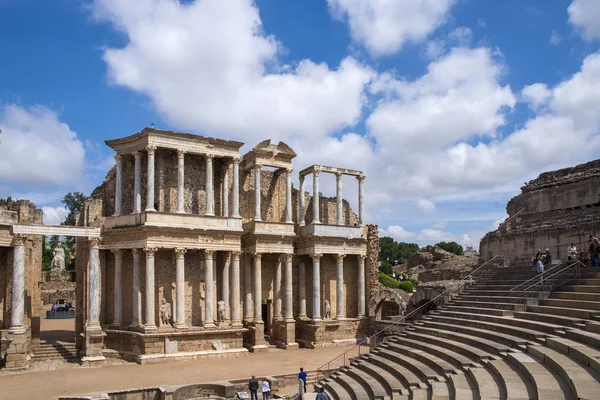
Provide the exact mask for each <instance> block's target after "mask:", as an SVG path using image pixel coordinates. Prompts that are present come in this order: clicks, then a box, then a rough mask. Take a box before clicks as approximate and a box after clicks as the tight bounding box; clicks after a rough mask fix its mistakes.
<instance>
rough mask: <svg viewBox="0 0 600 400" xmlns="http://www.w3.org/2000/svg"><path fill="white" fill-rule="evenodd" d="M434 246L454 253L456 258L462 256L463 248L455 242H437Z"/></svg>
mask: <svg viewBox="0 0 600 400" xmlns="http://www.w3.org/2000/svg"><path fill="white" fill-rule="evenodd" d="M436 246H439V247H441V248H442V249H444V250H446V251H449V252H450V253H454V254H456V255H457V256H462V255H463V254H464V253H463V247H462V246H461V245H460V244H458V243H456V242H439V243H438V244H436Z"/></svg>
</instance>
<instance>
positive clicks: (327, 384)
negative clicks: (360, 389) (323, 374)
mask: <svg viewBox="0 0 600 400" xmlns="http://www.w3.org/2000/svg"><path fill="white" fill-rule="evenodd" d="M321 386H322V387H323V388H325V392H326V393H327V395H328V397H330V398H331V399H332V400H347V399H349V398H350V393H348V391H346V389H345V388H344V387H343V386H342V385H340V384H339V383H337V382H336V381H335V380H333V379H331V378H327V379H323V380H321V381H319V383H318V384H315V389H319V388H320V387H321Z"/></svg>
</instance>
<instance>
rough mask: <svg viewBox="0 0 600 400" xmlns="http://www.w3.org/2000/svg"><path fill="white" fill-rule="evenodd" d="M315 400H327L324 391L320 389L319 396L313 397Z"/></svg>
mask: <svg viewBox="0 0 600 400" xmlns="http://www.w3.org/2000/svg"><path fill="white" fill-rule="evenodd" d="M315 400H329V398H328V397H327V394H326V393H325V389H323V388H321V389H320V390H319V394H317V397H315Z"/></svg>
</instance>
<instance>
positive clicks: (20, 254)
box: [9, 234, 27, 334]
mask: <svg viewBox="0 0 600 400" xmlns="http://www.w3.org/2000/svg"><path fill="white" fill-rule="evenodd" d="M13 240H14V247H13V276H12V299H11V310H10V330H9V333H13V334H22V333H25V332H26V331H27V328H26V327H25V242H26V240H27V236H26V235H18V234H17V235H14V239H13Z"/></svg>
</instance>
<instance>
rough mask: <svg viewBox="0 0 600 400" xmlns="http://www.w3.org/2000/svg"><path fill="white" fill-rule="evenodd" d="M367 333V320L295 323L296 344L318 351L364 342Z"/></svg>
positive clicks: (352, 319) (302, 321)
mask: <svg viewBox="0 0 600 400" xmlns="http://www.w3.org/2000/svg"><path fill="white" fill-rule="evenodd" d="M368 331H369V320H368V318H346V319H343V320H321V321H318V322H313V321H309V320H306V321H304V320H299V321H297V322H296V342H298V344H299V345H300V347H304V348H308V349H318V348H323V347H331V346H347V345H350V344H357V343H359V342H360V341H362V340H364V339H365V338H366V337H367V335H368Z"/></svg>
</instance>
